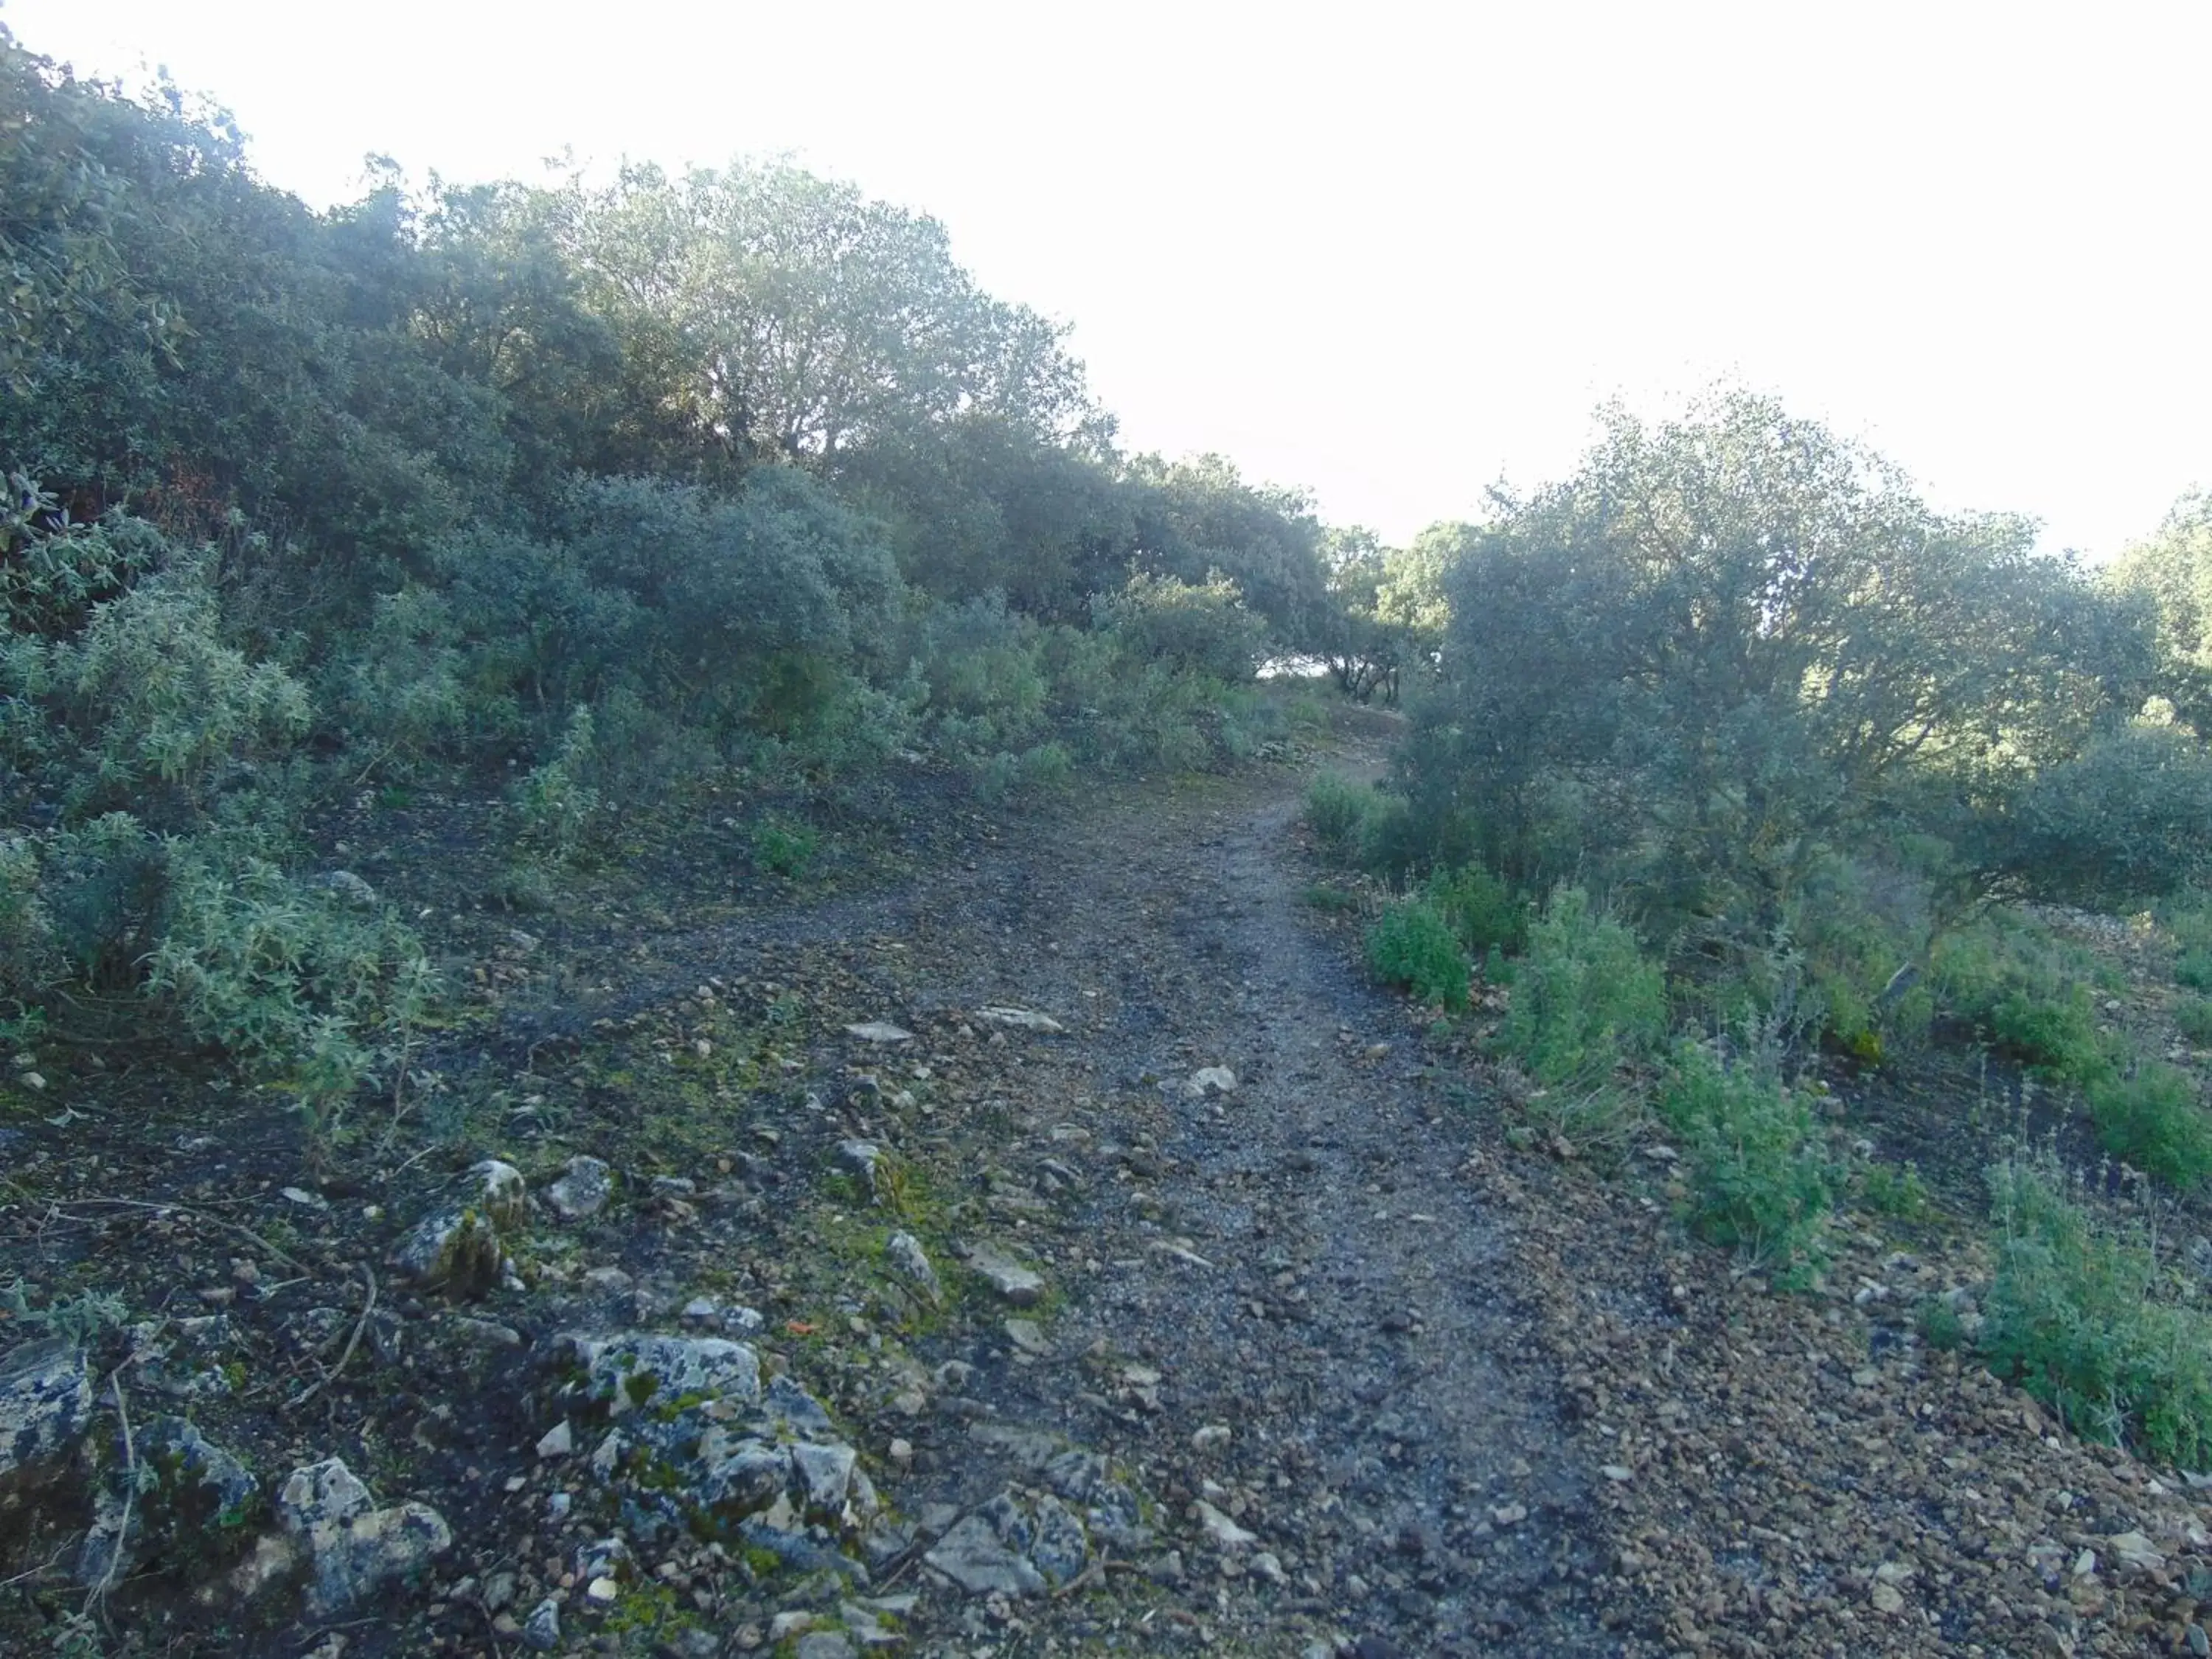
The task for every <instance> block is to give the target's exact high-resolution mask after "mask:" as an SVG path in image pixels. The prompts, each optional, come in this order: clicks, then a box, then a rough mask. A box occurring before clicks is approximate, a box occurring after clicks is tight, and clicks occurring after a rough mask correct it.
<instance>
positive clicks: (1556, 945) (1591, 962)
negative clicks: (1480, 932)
mask: <svg viewBox="0 0 2212 1659" xmlns="http://www.w3.org/2000/svg"><path fill="white" fill-rule="evenodd" d="M1455 942H1456V941H1455ZM1666 1034H1667V989H1666V982H1665V980H1664V978H1663V976H1662V975H1661V973H1660V970H1659V967H1658V964H1656V963H1653V962H1650V961H1649V960H1647V959H1646V958H1645V957H1644V953H1643V951H1641V950H1640V949H1639V948H1638V945H1637V942H1636V935H1635V934H1634V933H1631V932H1630V931H1629V930H1628V929H1627V928H1626V927H1623V926H1622V925H1621V924H1620V922H1618V921H1614V920H1613V918H1611V917H1610V916H1607V915H1601V914H1599V913H1598V912H1596V911H1595V910H1594V909H1592V908H1591V907H1590V902H1589V895H1588V894H1587V893H1585V892H1583V890H1582V889H1581V888H1579V887H1561V888H1559V889H1557V890H1555V891H1554V892H1553V895H1552V897H1551V900H1550V902H1548V903H1547V904H1546V905H1545V907H1544V913H1543V915H1541V917H1540V918H1539V919H1538V920H1537V921H1535V922H1534V924H1533V925H1531V927H1529V930H1528V953H1527V955H1526V957H1523V959H1522V962H1521V963H1520V964H1519V966H1518V968H1517V969H1516V974H1515V977H1514V981H1513V1000H1512V1006H1511V1007H1510V1010H1509V1011H1508V1012H1507V1015H1506V1020H1505V1025H1504V1030H1503V1031H1502V1032H1501V1033H1500V1042H1502V1044H1503V1046H1504V1048H1505V1050H1506V1052H1507V1053H1509V1054H1512V1055H1514V1056H1515V1057H1516V1058H1517V1059H1518V1060H1520V1061H1521V1063H1522V1066H1525V1067H1526V1068H1527V1069H1528V1073H1529V1075H1530V1076H1532V1077H1534V1078H1535V1079H1536V1080H1537V1081H1538V1082H1540V1083H1542V1084H1545V1085H1562V1084H1567V1083H1574V1082H1582V1083H1585V1084H1587V1083H1592V1082H1595V1081H1597V1080H1599V1079H1603V1078H1604V1077H1606V1076H1607V1075H1608V1074H1609V1073H1611V1072H1612V1071H1613V1068H1614V1067H1615V1066H1619V1065H1620V1063H1621V1062H1622V1061H1623V1060H1630V1059H1636V1058H1640V1057H1644V1056H1646V1055H1650V1054H1655V1053H1656V1052H1657V1050H1658V1048H1659V1045H1660V1044H1661V1042H1662V1041H1663V1040H1664V1039H1665V1036H1666Z"/></svg>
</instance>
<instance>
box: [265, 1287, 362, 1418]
mask: <svg viewBox="0 0 2212 1659" xmlns="http://www.w3.org/2000/svg"><path fill="white" fill-rule="evenodd" d="M361 1271H362V1275H363V1276H364V1277H365V1278H367V1279H368V1301H366V1302H364V1303H362V1306H361V1317H360V1318H358V1319H356V1320H355V1321H354V1322H353V1334H352V1335H351V1336H349V1337H348V1338H346V1345H345V1352H343V1353H342V1354H340V1355H339V1356H338V1363H337V1364H335V1365H333V1366H331V1368H330V1370H326V1371H325V1372H324V1373H323V1375H322V1376H321V1377H320V1379H319V1380H318V1381H316V1382H313V1383H309V1384H308V1385H307V1388H306V1389H305V1390H303V1391H302V1392H301V1393H299V1394H296V1395H293V1396H292V1398H291V1399H289V1400H288V1401H285V1402H284V1409H285V1410H286V1411H288V1412H289V1411H297V1410H298V1409H299V1408H300V1407H302V1406H304V1405H306V1404H307V1402H308V1401H310V1400H313V1398H314V1397H315V1396H316V1395H319V1394H320V1393H321V1392H322V1391H323V1390H324V1389H327V1388H328V1387H330V1385H331V1383H335V1382H337V1380H338V1373H339V1372H341V1371H343V1370H345V1368H346V1362H347V1361H348V1360H349V1359H351V1358H353V1351H354V1350H355V1349H356V1348H357V1347H359V1346H361V1334H362V1332H363V1331H365V1330H367V1329H368V1316H369V1315H371V1314H373V1313H374V1312H375V1311H376V1274H375V1272H374V1270H373V1269H372V1268H371V1267H369V1265H368V1263H367V1262H366V1261H364V1262H362V1264H361Z"/></svg>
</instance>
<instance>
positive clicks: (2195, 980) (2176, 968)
mask: <svg viewBox="0 0 2212 1659" xmlns="http://www.w3.org/2000/svg"><path fill="white" fill-rule="evenodd" d="M2173 982H2174V983H2175V984H2177V985H2185V986H2187V987H2189V988H2190V989H2191V990H2192V991H2212V950H2208V949H2206V948H2205V947H2204V946H2203V945H2197V946H2192V947H2191V948H2190V949H2189V950H2186V951H2183V952H2182V953H2181V954H2180V956H2179V957H2177V958H2175V960H2174V964H2173Z"/></svg>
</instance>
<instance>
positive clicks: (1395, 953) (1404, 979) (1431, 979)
mask: <svg viewBox="0 0 2212 1659" xmlns="http://www.w3.org/2000/svg"><path fill="white" fill-rule="evenodd" d="M1367 967H1368V971H1369V972H1370V973H1372V974H1373V975H1375V977H1376V979H1378V980H1380V981H1383V983H1384V984H1385V985H1395V986H1399V987H1402V988H1404V989H1406V990H1408V991H1411V992H1412V993H1413V994H1414V995H1415V996H1417V997H1419V999H1420V1000H1422V1001H1424V1002H1434V1003H1437V1004H1440V1005H1441V1006H1444V1007H1446V1008H1460V1007H1464V1006H1466V1004H1467V953H1466V952H1465V951H1463V950H1462V949H1461V947H1460V942H1459V937H1458V935H1457V934H1455V933H1453V931H1452V927H1451V924H1450V923H1449V922H1448V921H1445V920H1444V917H1443V913H1442V912H1441V911H1439V910H1438V909H1437V907H1436V906H1435V905H1434V904H1433V903H1432V902H1430V901H1429V900H1428V899H1426V898H1423V897H1419V896H1416V897H1413V898H1407V899H1401V900H1399V901H1397V902H1395V903H1393V904H1390V905H1388V906H1385V907H1384V908H1383V914H1382V915H1381V916H1379V917H1377V918H1376V921H1375V925H1374V926H1373V927H1370V928H1369V929H1368V930H1367Z"/></svg>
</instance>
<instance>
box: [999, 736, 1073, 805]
mask: <svg viewBox="0 0 2212 1659" xmlns="http://www.w3.org/2000/svg"><path fill="white" fill-rule="evenodd" d="M1074 777H1075V757H1074V756H1073V755H1071V754H1070V753H1068V750H1067V745H1066V744H1064V743H1039V744H1031V745H1030V747H1029V748H1027V749H1024V750H1022V752H1021V754H1020V756H1019V757H1018V758H1017V759H1016V761H1015V763H1014V781H1015V782H1016V783H1017V784H1018V785H1019V786H1020V787H1022V788H1024V789H1029V790H1035V791H1037V792H1039V793H1043V792H1046V791H1050V790H1057V789H1065V788H1066V787H1067V786H1068V784H1069V783H1070V782H1072V781H1073V780H1074Z"/></svg>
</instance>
